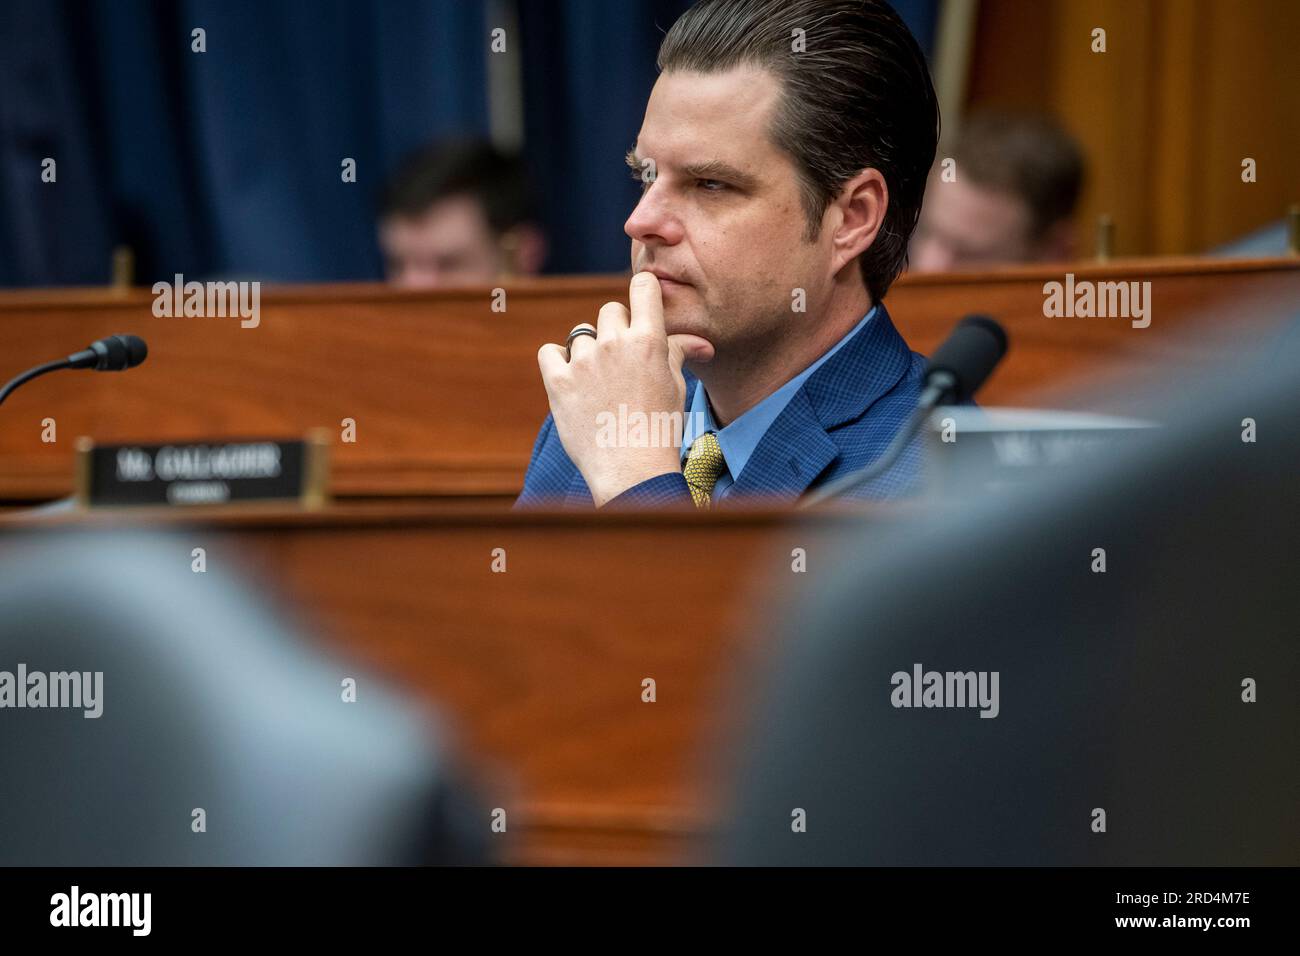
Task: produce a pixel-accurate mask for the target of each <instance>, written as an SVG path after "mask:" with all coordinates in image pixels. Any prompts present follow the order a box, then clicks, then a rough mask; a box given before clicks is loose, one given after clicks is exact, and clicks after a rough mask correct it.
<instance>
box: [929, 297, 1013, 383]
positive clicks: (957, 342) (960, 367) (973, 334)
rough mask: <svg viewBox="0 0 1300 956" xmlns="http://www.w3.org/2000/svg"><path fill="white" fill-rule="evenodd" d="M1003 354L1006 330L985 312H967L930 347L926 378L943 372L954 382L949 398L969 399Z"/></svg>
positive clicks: (1005, 348)
mask: <svg viewBox="0 0 1300 956" xmlns="http://www.w3.org/2000/svg"><path fill="white" fill-rule="evenodd" d="M1006 354H1007V333H1006V330H1005V329H1003V328H1002V326H1000V325H999V324H998V323H997V322H994V321H993V320H992V319H991V318H989V317H988V316H987V315H968V316H966V318H964V319H962V320H961V321H960V322H959V323H957V327H956V328H955V329H953V330H952V334H951V335H949V336H948V338H946V339H944V341H943V344H942V345H940V346H939V347H938V348H937V349H935V350H934V355H932V356H930V362H929V365H928V366H927V367H926V372H925V375H926V380H927V381H929V380H930V379H931V378H932V377H933V376H934V375H935V373H937V372H947V373H948V374H949V375H951V376H952V378H953V380H954V385H953V387H952V390H951V392H952V394H951V396H950V397H949V399H948V400H949V401H953V402H964V401H966V400H967V399H969V398H970V397H971V396H972V395H974V394H975V392H976V391H978V390H979V387H980V386H981V385H983V384H984V381H985V379H987V378H988V377H989V374H990V373H991V372H992V371H993V369H994V368H996V367H997V364H998V362H1000V361H1002V357H1003V356H1004V355H1006Z"/></svg>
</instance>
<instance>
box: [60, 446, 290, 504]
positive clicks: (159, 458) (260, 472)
mask: <svg viewBox="0 0 1300 956" xmlns="http://www.w3.org/2000/svg"><path fill="white" fill-rule="evenodd" d="M313 451H315V449H313V448H312V446H311V445H310V444H309V443H308V442H303V441H270V440H256V439H252V440H243V441H224V442H195V443H189V442H187V443H175V442H173V443H170V444H163V445H94V446H90V447H88V448H83V450H82V455H83V456H84V457H83V460H82V461H81V463H80V467H81V469H82V473H81V476H80V478H81V480H80V483H79V490H78V496H79V497H80V499H81V500H82V502H83V503H84V504H88V505H91V506H97V505H110V506H117V505H181V506H186V505H223V504H230V503H235V502H241V501H268V500H283V499H293V500H306V498H307V497H308V494H309V491H310V489H309V487H308V482H309V476H310V474H311V472H312V469H311V468H310V467H309V456H310V454H311V453H312V452H313Z"/></svg>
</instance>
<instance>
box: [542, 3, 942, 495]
mask: <svg viewBox="0 0 1300 956" xmlns="http://www.w3.org/2000/svg"><path fill="white" fill-rule="evenodd" d="M659 68H660V71H661V73H660V77H659V79H658V81H657V82H656V84H655V87H654V89H653V91H652V92H651V95H650V100H649V102H648V103H647V105H646V111H645V117H644V120H643V122H642V125H641V129H640V132H639V133H638V136H637V141H636V145H635V147H634V148H633V149H632V150H631V151H629V153H628V155H627V162H628V164H629V165H630V166H631V167H632V169H633V175H634V177H635V178H637V179H639V180H640V181H641V183H642V195H641V199H640V202H639V203H638V204H637V206H636V208H635V209H634V210H633V212H632V215H631V216H630V217H629V218H628V220H627V222H626V224H625V225H624V230H625V231H626V233H627V234H628V236H629V237H630V238H631V240H632V251H631V258H632V270H633V273H634V275H633V277H632V281H631V285H630V288H629V306H630V308H629V307H625V306H623V305H622V304H621V303H618V302H610V303H606V304H605V305H604V306H603V307H602V308H601V310H600V313H599V315H598V317H597V320H596V323H595V324H594V325H592V324H586V323H584V324H581V325H578V326H577V327H575V328H574V329H573V331H572V332H571V333H570V335H569V337H568V340H567V341H566V343H565V344H564V345H558V344H554V343H550V344H547V345H544V346H542V348H541V349H540V350H539V352H538V365H539V367H540V369H541V374H542V381H543V384H544V385H545V387H546V392H547V396H548V398H549V399H550V406H551V414H550V415H549V416H548V417H547V419H546V421H545V422H544V423H543V425H542V428H541V432H540V433H539V435H538V437H537V442H536V444H535V446H534V448H533V456H532V461H531V462H530V464H529V468H528V474H527V476H526V477H525V480H524V490H523V493H522V494H521V495H520V497H519V500H518V502H517V503H516V506H517V507H523V506H531V505H568V506H579V507H592V506H593V505H594V506H596V507H598V508H605V507H608V508H621V507H647V506H662V505H673V504H682V505H687V506H689V505H691V504H694V505H695V506H696V507H710V506H712V505H714V504H716V503H718V502H721V501H724V500H725V501H732V500H739V499H744V498H754V497H760V496H762V497H777V498H786V499H789V498H794V497H797V496H798V495H800V494H802V493H804V492H805V491H806V490H808V489H810V488H814V487H816V486H818V485H821V484H823V483H825V482H827V481H830V480H832V479H834V478H835V477H837V476H839V475H842V474H846V473H848V472H851V471H856V470H858V469H860V468H862V467H863V466H865V465H867V464H869V463H870V462H872V461H873V460H874V459H875V458H877V457H878V456H879V455H880V453H881V452H882V451H884V449H885V448H886V446H887V445H888V444H889V443H890V441H891V440H892V439H893V437H894V435H895V434H896V432H897V431H898V429H899V428H900V427H901V426H902V424H903V423H904V421H905V420H906V419H907V417H908V414H909V412H910V411H911V410H912V408H913V407H914V406H915V403H916V399H917V397H918V395H919V394H920V388H921V377H922V370H923V366H924V360H923V359H922V358H921V356H919V355H917V354H915V353H913V352H912V351H911V350H910V349H909V348H908V347H907V344H906V343H905V342H904V341H903V339H902V338H901V337H900V336H899V334H898V332H897V331H896V330H895V328H894V326H893V323H892V322H891V321H890V318H889V314H888V312H887V311H886V309H885V307H884V305H883V304H882V302H881V300H882V299H883V297H884V295H885V292H886V291H887V290H888V288H889V285H890V283H892V281H893V280H894V278H895V277H896V276H897V275H898V273H899V272H900V271H901V270H902V268H903V265H904V263H905V261H906V255H907V243H908V239H909V237H910V235H911V233H912V230H913V229H914V228H915V226H916V221H917V216H918V215H919V213H920V208H921V199H922V195H923V193H924V189H925V181H926V176H927V174H928V172H929V169H930V166H931V164H932V163H933V161H934V154H935V147H936V141H937V136H938V120H939V115H938V106H937V102H936V100H935V94H934V88H933V86H932V85H931V82H930V78H929V72H928V70H927V67H926V63H925V58H924V56H923V55H922V53H921V51H920V49H919V47H918V46H917V44H916V41H915V40H914V39H913V38H912V36H911V34H910V33H909V32H908V30H907V27H906V26H904V24H903V22H902V21H901V20H900V19H899V18H898V16H897V15H896V14H895V13H894V12H893V10H892V9H891V8H890V7H889V5H888V4H886V3H884V2H883V0H704V2H702V3H699V4H697V5H696V6H694V7H692V8H691V9H690V10H689V11H687V12H686V13H685V14H684V15H683V16H682V17H681V18H680V19H679V20H678V21H677V23H676V24H675V25H674V26H673V28H672V29H671V30H670V31H669V32H668V34H667V36H665V38H664V41H663V44H662V46H661V47H660V50H659ZM918 459H919V455H918V452H917V448H916V446H915V445H913V447H912V448H910V449H909V450H908V452H907V453H906V454H904V455H903V456H901V458H900V459H899V461H898V462H897V463H896V464H895V465H894V466H893V467H892V468H891V469H890V470H889V471H887V472H886V473H885V474H883V475H881V476H880V477H879V478H877V479H876V480H875V481H873V482H872V483H870V484H868V485H865V486H863V487H862V488H860V489H858V491H857V494H859V495H866V496H872V497H888V496H891V495H896V494H900V493H904V492H906V491H908V490H910V489H911V488H912V487H913V486H914V485H915V482H916V478H917V472H918Z"/></svg>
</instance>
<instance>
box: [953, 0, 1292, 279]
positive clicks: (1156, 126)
mask: <svg viewBox="0 0 1300 956" xmlns="http://www.w3.org/2000/svg"><path fill="white" fill-rule="evenodd" d="M1095 27H1102V28H1104V29H1105V30H1106V32H1107V52H1105V53H1100V54H1099V53H1093V52H1092V50H1091V33H1092V30H1093V29H1094V28H1095ZM1297 38H1300V4H1296V3H1294V2H1293V0H1041V2H1034V3H1025V2H1024V0H980V4H979V16H978V22H977V26H976V36H975V49H974V51H973V55H972V61H971V76H970V83H969V87H968V108H969V109H975V108H982V107H1002V108H1014V109H1020V110H1034V111H1041V112H1045V113H1049V114H1051V115H1053V116H1055V117H1057V118H1058V119H1059V120H1060V121H1061V122H1062V123H1063V124H1064V125H1065V126H1066V128H1067V129H1069V130H1070V132H1071V133H1073V134H1074V135H1075V136H1076V137H1077V138H1078V139H1079V141H1080V143H1081V144H1082V145H1083V147H1084V150H1085V153H1086V154H1087V158H1088V163H1089V178H1090V181H1089V185H1088V188H1087V191H1086V194H1085V196H1084V199H1083V202H1082V207H1081V210H1080V219H1079V226H1078V248H1079V250H1080V252H1082V253H1088V252H1090V251H1091V250H1093V249H1094V240H1095V222H1096V218H1097V216H1098V215H1099V214H1101V213H1108V214H1110V215H1111V216H1113V217H1114V219H1115V222H1116V247H1115V251H1116V254H1117V255H1127V256H1132V255H1169V254H1183V253H1195V252H1202V251H1205V250H1207V249H1210V248H1213V247H1214V246H1216V245H1220V244H1222V243H1225V242H1228V241H1231V240H1233V239H1235V238H1237V237H1239V236H1241V235H1243V234H1245V233H1247V232H1250V231H1251V230H1253V229H1255V228H1258V227H1260V226H1262V225H1265V224H1267V223H1269V222H1272V221H1274V220H1278V219H1281V218H1282V217H1283V215H1284V214H1285V211H1286V208H1287V207H1288V206H1289V205H1290V204H1292V203H1295V202H1300V162H1297V156H1298V155H1300V122H1297V119H1298V118H1300V57H1297V56H1296V52H1295V48H1296V41H1297ZM1245 157H1252V158H1254V159H1255V160H1256V161H1257V163H1258V181H1257V182H1255V183H1250V184H1247V183H1243V182H1242V181H1241V161H1242V159H1243V158H1245Z"/></svg>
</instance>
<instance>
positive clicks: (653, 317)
mask: <svg viewBox="0 0 1300 956" xmlns="http://www.w3.org/2000/svg"><path fill="white" fill-rule="evenodd" d="M628 301H629V302H630V304H631V306H632V323H631V328H632V329H633V330H636V329H641V330H642V331H648V332H650V331H652V332H657V333H658V334H659V335H665V334H666V333H665V332H664V294H663V290H662V289H661V288H660V287H659V278H658V277H657V276H656V275H655V274H654V273H653V272H638V273H637V274H636V275H634V276H633V277H632V284H631V285H630V286H629V287H628Z"/></svg>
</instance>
